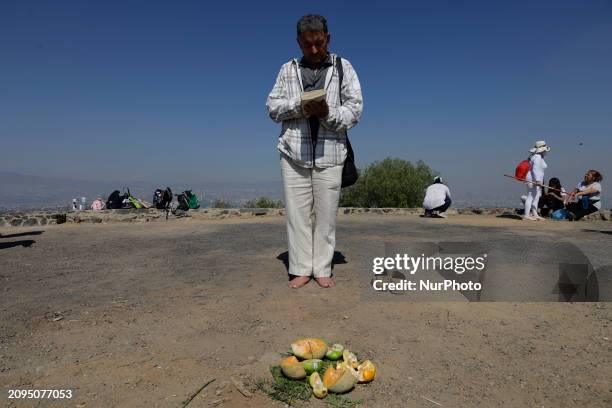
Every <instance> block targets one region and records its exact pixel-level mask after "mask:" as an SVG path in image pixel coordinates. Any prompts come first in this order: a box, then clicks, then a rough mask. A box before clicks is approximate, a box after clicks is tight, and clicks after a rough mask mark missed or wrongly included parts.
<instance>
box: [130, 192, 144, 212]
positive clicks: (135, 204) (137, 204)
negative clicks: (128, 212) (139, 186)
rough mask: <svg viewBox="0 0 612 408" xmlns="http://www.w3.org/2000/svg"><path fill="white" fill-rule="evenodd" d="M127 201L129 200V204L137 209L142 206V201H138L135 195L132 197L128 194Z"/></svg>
mask: <svg viewBox="0 0 612 408" xmlns="http://www.w3.org/2000/svg"><path fill="white" fill-rule="evenodd" d="M127 199H128V201H129V202H130V204H131V205H132V206H133V207H134V208H136V209H137V210H140V209H141V208H144V205H142V203H141V202H140V200H138V199H137V198H136V197H132V196H131V195H128V198H127Z"/></svg>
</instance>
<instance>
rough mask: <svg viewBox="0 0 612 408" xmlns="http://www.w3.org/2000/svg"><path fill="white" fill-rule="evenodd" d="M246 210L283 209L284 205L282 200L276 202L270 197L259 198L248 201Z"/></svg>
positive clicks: (245, 205)
mask: <svg viewBox="0 0 612 408" xmlns="http://www.w3.org/2000/svg"><path fill="white" fill-rule="evenodd" d="M244 208H283V203H282V201H280V200H279V201H274V200H272V199H270V198H268V197H259V198H256V199H253V200H249V201H247V202H246V203H245V204H244Z"/></svg>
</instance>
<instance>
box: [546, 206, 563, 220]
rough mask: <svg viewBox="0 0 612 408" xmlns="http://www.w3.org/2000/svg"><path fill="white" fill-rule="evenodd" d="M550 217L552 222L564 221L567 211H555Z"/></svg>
mask: <svg viewBox="0 0 612 408" xmlns="http://www.w3.org/2000/svg"><path fill="white" fill-rule="evenodd" d="M550 217H551V218H552V219H553V220H565V219H567V210H566V209H565V208H561V209H558V210H557V211H555V212H553V213H552V214H551V215H550Z"/></svg>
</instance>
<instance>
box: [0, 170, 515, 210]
mask: <svg viewBox="0 0 612 408" xmlns="http://www.w3.org/2000/svg"><path fill="white" fill-rule="evenodd" d="M0 186H2V188H1V189H0V212H16V211H32V210H65V209H68V208H69V207H70V205H71V202H72V200H73V199H75V198H76V199H79V200H80V198H81V197H85V198H86V200H87V202H88V203H91V201H92V200H93V199H95V198H96V197H102V198H103V199H106V198H107V197H108V195H109V194H110V193H111V192H112V191H114V190H119V191H121V192H123V191H124V190H125V191H127V189H129V190H130V192H131V193H132V195H134V196H135V197H137V198H140V199H143V200H146V201H149V202H150V201H151V200H152V196H153V192H154V191H155V189H157V188H165V187H167V186H169V187H170V188H172V190H173V192H175V193H179V192H182V191H184V190H192V191H193V192H194V193H195V194H196V195H197V196H198V198H199V200H200V203H201V206H202V207H211V206H212V205H213V203H214V202H215V201H216V200H223V201H225V202H229V203H230V204H232V205H233V206H234V207H241V206H243V205H244V204H245V203H246V202H247V201H248V200H252V199H255V198H258V197H267V198H270V199H273V200H282V195H283V192H282V184H281V181H280V180H277V181H269V182H251V183H249V182H243V183H235V182H233V183H231V182H230V183H220V182H211V183H195V184H189V185H188V184H182V183H170V184H168V185H156V184H154V183H153V182H150V181H142V182H131V183H122V182H110V181H86V180H68V179H58V178H46V177H40V176H30V175H24V174H18V173H12V172H0ZM453 199H454V204H453V205H454V206H455V207H458V208H465V207H516V206H518V204H519V202H520V201H519V199H520V197H516V196H513V195H509V194H505V195H503V194H498V195H496V194H490V195H483V194H475V193H471V192H461V191H454V192H453Z"/></svg>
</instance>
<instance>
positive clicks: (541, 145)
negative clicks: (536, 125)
mask: <svg viewBox="0 0 612 408" xmlns="http://www.w3.org/2000/svg"><path fill="white" fill-rule="evenodd" d="M529 152H530V153H543V152H550V146H548V145H546V142H545V141H543V140H538V141H537V142H535V144H534V145H533V147H532V148H531V149H529Z"/></svg>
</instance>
